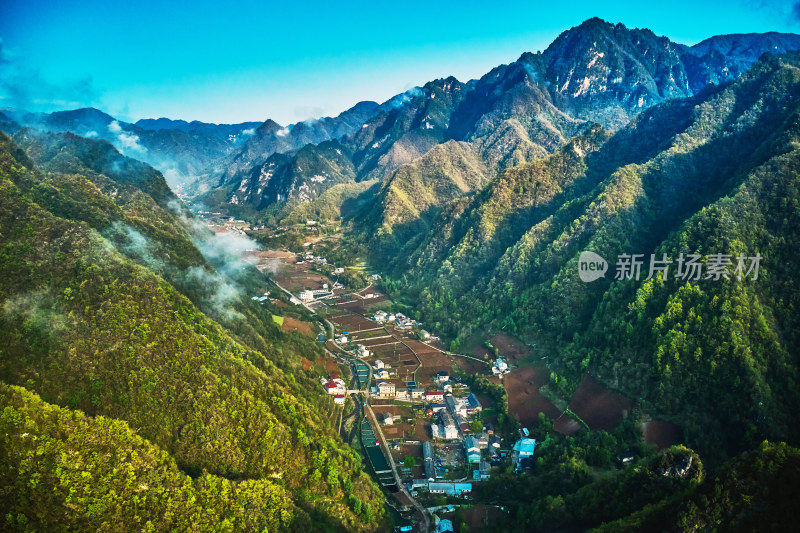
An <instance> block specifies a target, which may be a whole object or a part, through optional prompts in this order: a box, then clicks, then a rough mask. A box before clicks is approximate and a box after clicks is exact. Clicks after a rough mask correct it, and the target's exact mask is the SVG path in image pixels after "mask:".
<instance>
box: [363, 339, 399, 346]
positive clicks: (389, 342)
mask: <svg viewBox="0 0 800 533" xmlns="http://www.w3.org/2000/svg"><path fill="white" fill-rule="evenodd" d="M355 342H357V343H358V344H363V345H364V346H366V347H368V348H369V347H370V346H375V347H377V346H384V345H385V346H393V345H394V344H397V341H396V340H395V339H394V338H393V337H377V338H375V339H364V340H356V341H355Z"/></svg>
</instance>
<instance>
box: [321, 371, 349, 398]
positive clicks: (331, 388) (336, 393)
mask: <svg viewBox="0 0 800 533" xmlns="http://www.w3.org/2000/svg"><path fill="white" fill-rule="evenodd" d="M319 381H320V383H321V384H322V388H324V389H325V392H327V393H328V394H330V395H331V396H333V402H334V403H337V404H339V405H344V398H345V395H346V394H347V385H346V384H345V382H344V380H343V379H342V378H340V377H339V374H331V375H330V377H329V378H328V379H325V378H320V379H319Z"/></svg>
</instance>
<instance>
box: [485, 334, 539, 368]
mask: <svg viewBox="0 0 800 533" xmlns="http://www.w3.org/2000/svg"><path fill="white" fill-rule="evenodd" d="M491 343H492V346H494V347H495V348H497V352H498V353H499V354H500V355H502V356H503V357H505V358H506V360H507V361H508V362H509V363H510V364H518V363H519V362H520V361H524V360H525V359H528V358H529V357H530V356H531V353H532V351H531V349H530V348H529V347H528V346H526V345H525V343H524V342H522V341H521V340H519V339H515V338H513V337H509V336H508V335H506V334H505V333H498V334H497V335H495V336H494V337H492V339H491Z"/></svg>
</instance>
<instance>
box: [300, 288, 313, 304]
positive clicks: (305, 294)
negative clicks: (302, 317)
mask: <svg viewBox="0 0 800 533" xmlns="http://www.w3.org/2000/svg"><path fill="white" fill-rule="evenodd" d="M313 299H314V291H309V290H305V291H302V292H301V293H300V300H302V301H304V302H310V301H311V300H313Z"/></svg>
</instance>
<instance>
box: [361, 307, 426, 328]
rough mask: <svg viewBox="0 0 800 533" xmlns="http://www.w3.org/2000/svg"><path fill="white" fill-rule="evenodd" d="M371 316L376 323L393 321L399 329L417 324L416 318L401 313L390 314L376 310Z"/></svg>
mask: <svg viewBox="0 0 800 533" xmlns="http://www.w3.org/2000/svg"><path fill="white" fill-rule="evenodd" d="M372 318H373V320H375V322H377V323H378V324H387V323H394V325H395V327H397V328H399V329H407V328H411V327H413V326H415V325H416V324H417V321H416V320H414V319H413V318H408V317H407V316H406V315H404V314H403V313H395V314H390V313H387V312H386V311H377V312H376V313H375V315H374V316H373V317H372Z"/></svg>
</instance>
